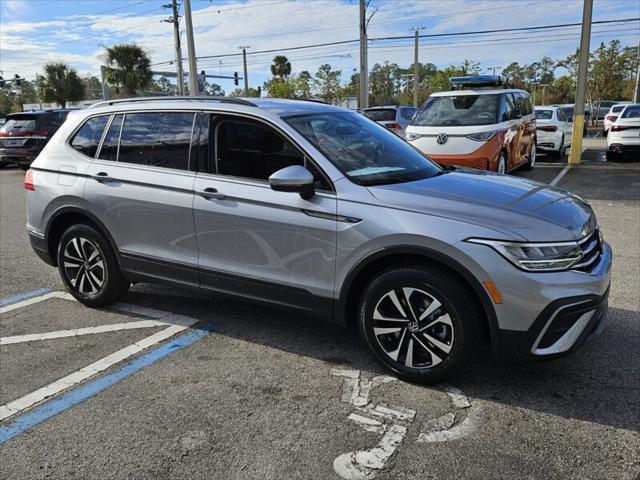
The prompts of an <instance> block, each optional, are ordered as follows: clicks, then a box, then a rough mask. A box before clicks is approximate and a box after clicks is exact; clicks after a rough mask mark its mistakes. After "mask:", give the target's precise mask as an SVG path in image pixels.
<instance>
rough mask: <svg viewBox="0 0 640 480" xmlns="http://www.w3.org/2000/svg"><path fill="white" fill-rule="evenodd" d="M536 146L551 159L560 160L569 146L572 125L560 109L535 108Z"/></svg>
mask: <svg viewBox="0 0 640 480" xmlns="http://www.w3.org/2000/svg"><path fill="white" fill-rule="evenodd" d="M535 114H536V146H537V147H538V149H539V150H542V151H548V152H549V153H551V155H552V156H553V157H556V158H562V157H563V156H564V152H565V150H566V149H567V148H568V147H570V146H571V129H572V127H573V125H572V123H571V122H570V121H569V119H568V118H567V116H566V113H565V111H564V109H563V108H561V107H535Z"/></svg>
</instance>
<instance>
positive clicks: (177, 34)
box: [162, 0, 184, 96]
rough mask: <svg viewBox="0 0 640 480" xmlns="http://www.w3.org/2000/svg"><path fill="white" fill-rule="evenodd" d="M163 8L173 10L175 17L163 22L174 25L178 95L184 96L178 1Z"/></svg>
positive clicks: (175, 0) (173, 0)
mask: <svg viewBox="0 0 640 480" xmlns="http://www.w3.org/2000/svg"><path fill="white" fill-rule="evenodd" d="M162 7H163V8H171V9H172V10H173V15H172V16H171V17H170V18H168V19H167V20H163V22H167V23H173V43H174V44H175V47H176V73H177V75H178V77H177V80H178V81H177V82H176V83H177V87H178V95H180V96H183V95H184V71H183V70H182V48H181V46H180V15H179V14H178V0H172V2H171V4H168V5H163V6H162Z"/></svg>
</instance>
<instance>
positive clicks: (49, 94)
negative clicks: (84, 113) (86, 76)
mask: <svg viewBox="0 0 640 480" xmlns="http://www.w3.org/2000/svg"><path fill="white" fill-rule="evenodd" d="M36 85H37V87H36V88H37V91H38V97H40V100H41V101H43V102H56V103H57V104H58V105H60V106H61V107H62V108H65V107H66V106H67V102H75V101H78V100H82V99H83V98H84V90H85V89H84V83H83V82H82V80H81V79H80V77H79V76H78V72H77V71H76V70H75V69H74V68H73V67H70V66H69V65H67V64H66V63H63V62H52V63H47V64H45V66H44V75H38V76H37V77H36Z"/></svg>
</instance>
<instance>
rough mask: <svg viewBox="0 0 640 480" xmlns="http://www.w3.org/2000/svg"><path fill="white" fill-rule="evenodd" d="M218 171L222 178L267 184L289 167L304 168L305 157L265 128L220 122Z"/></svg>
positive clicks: (259, 124)
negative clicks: (265, 182) (280, 171)
mask: <svg viewBox="0 0 640 480" xmlns="http://www.w3.org/2000/svg"><path fill="white" fill-rule="evenodd" d="M215 132H216V135H217V139H216V140H217V141H216V147H217V149H216V154H217V168H218V173H219V174H221V175H233V176H236V177H246V178H253V179H256V180H267V179H268V178H269V176H270V175H271V174H272V173H274V172H277V171H278V170H280V169H282V168H285V167H288V166H290V165H304V156H302V155H301V154H300V152H298V150H297V149H296V148H295V147H294V146H293V145H292V144H291V143H290V142H288V141H287V140H285V139H284V138H282V136H280V135H279V134H278V133H277V132H275V131H274V130H272V129H270V128H269V127H267V126H266V125H263V124H261V123H257V122H250V121H244V120H222V121H220V122H218V123H217V125H216V127H215Z"/></svg>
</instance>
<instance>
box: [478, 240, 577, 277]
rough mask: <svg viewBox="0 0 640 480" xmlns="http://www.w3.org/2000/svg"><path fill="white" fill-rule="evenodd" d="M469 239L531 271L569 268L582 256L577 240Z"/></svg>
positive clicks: (551, 270)
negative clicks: (507, 240) (514, 240)
mask: <svg viewBox="0 0 640 480" xmlns="http://www.w3.org/2000/svg"><path fill="white" fill-rule="evenodd" d="M467 241H468V242H471V243H480V244H482V245H488V246H490V247H491V248H493V249H494V250H495V251H496V252H498V253H499V254H500V255H502V256H503V257H504V258H506V259H507V260H509V261H510V262H511V263H513V264H514V265H515V266H516V267H518V268H521V269H522V270H527V271H530V272H554V271H558V270H568V269H569V268H571V266H572V265H574V264H576V263H577V262H578V261H579V260H580V259H581V258H582V249H581V248H580V245H578V243H577V242H553V243H523V242H504V241H501V240H485V239H481V238H470V239H469V240H467Z"/></svg>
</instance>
